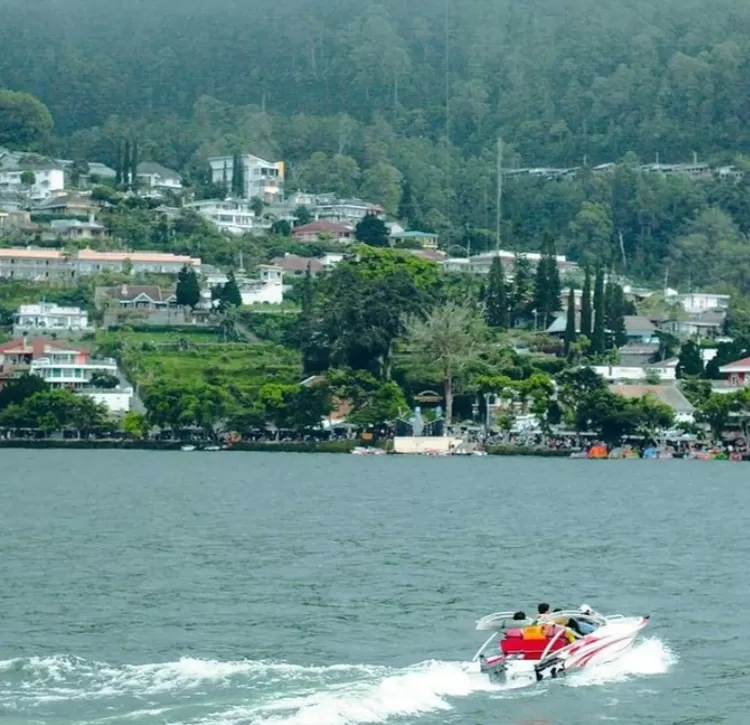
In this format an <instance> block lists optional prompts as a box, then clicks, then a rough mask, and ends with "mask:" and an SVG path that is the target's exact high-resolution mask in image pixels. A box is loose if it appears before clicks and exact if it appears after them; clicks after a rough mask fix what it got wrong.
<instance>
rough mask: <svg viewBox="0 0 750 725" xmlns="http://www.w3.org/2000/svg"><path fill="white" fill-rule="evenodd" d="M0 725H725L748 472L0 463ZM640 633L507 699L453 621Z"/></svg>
mask: <svg viewBox="0 0 750 725" xmlns="http://www.w3.org/2000/svg"><path fill="white" fill-rule="evenodd" d="M0 462H1V464H2V478H1V479H0V722H1V723H2V724H3V725H14V724H16V723H24V724H25V723H46V724H49V725H73V724H75V725H84V724H86V725H93V724H95V723H96V724H102V725H105V724H106V725H124V724H128V725H157V724H159V725H171V724H175V723H184V724H185V725H283V724H286V725H357V724H359V723H387V722H392V723H398V724H399V725H412V724H417V723H419V724H420V725H434V724H437V723H451V724H452V723H456V724H458V723H461V724H467V725H489V724H492V725H502V724H504V723H512V724H513V725H578V724H579V723H594V722H607V723H623V724H628V725H631V724H633V723H642V724H643V725H677V724H679V725H686V724H688V723H690V724H697V723H709V722H710V723H737V725H744V723H746V722H747V715H746V713H747V696H748V694H749V693H750V656H748V643H747V638H746V636H745V632H744V628H745V626H744V622H742V621H741V620H740V622H739V623H736V622H735V621H734V620H733V619H732V618H733V617H738V616H742V614H743V613H744V612H745V611H746V609H747V607H748V598H749V597H750V584H749V577H748V562H749V561H750V526H748V523H749V522H748V511H750V487H748V480H749V476H748V474H750V467H748V466H747V465H745V464H741V463H728V462H698V461H575V460H552V459H546V460H545V459H528V458H494V457H487V458H405V457H391V456H388V457H356V456H336V455H305V454H261V453H257V454H254V453H225V452H222V453H213V454H209V453H205V452H195V453H184V452H177V453H148V452H114V451H113V452H108V451H92V452H72V451H8V450H6V451H2V452H0ZM538 601H549V602H551V603H552V605H553V606H564V607H568V606H577V605H578V604H580V603H581V602H582V601H586V602H588V603H589V604H591V605H592V606H594V607H595V608H596V609H599V610H600V611H604V612H622V613H625V614H651V615H652V623H651V626H650V627H649V630H647V634H646V636H645V637H644V639H643V641H642V642H641V643H640V644H638V645H637V646H636V647H635V648H634V649H633V650H632V651H631V652H630V653H629V654H628V655H627V656H626V657H625V658H624V659H623V660H621V661H619V662H618V663H616V664H613V665H609V666H605V667H601V668H598V669H594V670H592V671H589V672H586V673H578V674H572V675H570V676H569V677H568V678H566V679H564V680H560V681H554V682H551V683H549V684H547V683H542V684H540V685H533V686H531V687H526V688H521V689H505V688H503V687H502V686H491V685H489V684H488V683H487V682H485V681H484V679H483V678H481V677H480V676H479V675H476V676H475V675H470V674H469V673H468V672H467V668H466V662H467V660H469V659H470V658H471V656H472V655H473V654H474V652H475V650H476V649H477V647H478V646H479V644H480V643H481V641H482V639H483V637H482V636H481V634H482V633H480V632H476V631H475V630H474V622H475V620H476V619H477V618H478V617H479V616H481V615H483V614H487V613H489V612H492V611H497V610H499V609H515V608H524V609H526V610H527V611H529V610H533V609H534V608H535V606H536V604H537V602H538Z"/></svg>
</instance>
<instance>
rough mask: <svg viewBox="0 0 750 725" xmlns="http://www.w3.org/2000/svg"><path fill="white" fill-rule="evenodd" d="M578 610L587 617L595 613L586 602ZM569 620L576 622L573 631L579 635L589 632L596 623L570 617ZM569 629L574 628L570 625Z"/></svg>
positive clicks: (594, 627)
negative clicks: (575, 627)
mask: <svg viewBox="0 0 750 725" xmlns="http://www.w3.org/2000/svg"><path fill="white" fill-rule="evenodd" d="M579 611H580V612H581V614H583V615H585V616H587V617H593V616H594V615H595V614H596V612H595V611H594V610H593V609H592V608H591V607H590V606H589V605H588V604H582V605H581V606H580V608H579ZM570 621H571V622H573V621H574V622H575V623H576V626H577V629H575V631H576V632H578V633H579V634H581V635H586V634H591V632H593V631H594V630H595V629H596V625H594V624H593V623H592V622H589V621H588V620H587V619H579V618H573V617H571V619H570ZM571 629H574V628H573V627H572V626H571Z"/></svg>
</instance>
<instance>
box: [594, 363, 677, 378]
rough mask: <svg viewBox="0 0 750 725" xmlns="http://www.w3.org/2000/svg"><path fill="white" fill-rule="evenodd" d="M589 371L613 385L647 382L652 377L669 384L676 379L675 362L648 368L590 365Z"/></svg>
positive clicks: (655, 364)
mask: <svg viewBox="0 0 750 725" xmlns="http://www.w3.org/2000/svg"><path fill="white" fill-rule="evenodd" d="M591 369H592V370H593V371H594V372H595V373H597V375H601V376H602V377H603V378H604V379H605V380H609V381H612V382H615V383H620V382H624V381H630V380H632V381H638V380H647V379H648V378H650V377H651V376H652V375H653V376H658V377H659V381H660V382H671V381H674V380H676V379H677V374H676V373H677V360H676V359H675V360H673V361H672V360H665V361H664V362H661V363H654V365H651V366H648V367H641V366H622V365H592V366H591Z"/></svg>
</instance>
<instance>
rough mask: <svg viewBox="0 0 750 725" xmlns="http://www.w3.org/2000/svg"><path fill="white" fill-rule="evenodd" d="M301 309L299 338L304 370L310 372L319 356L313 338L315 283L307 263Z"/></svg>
mask: <svg viewBox="0 0 750 725" xmlns="http://www.w3.org/2000/svg"><path fill="white" fill-rule="evenodd" d="M300 302H301V310H300V316H299V339H300V347H301V349H302V370H303V371H304V372H305V373H306V374H309V373H311V372H313V371H314V369H315V368H316V367H317V365H316V362H317V359H316V358H317V356H316V355H315V346H314V345H313V339H314V334H315V285H314V284H313V277H312V269H311V267H310V265H309V264H308V265H307V269H306V270H305V277H304V280H303V282H302V293H301V300H300Z"/></svg>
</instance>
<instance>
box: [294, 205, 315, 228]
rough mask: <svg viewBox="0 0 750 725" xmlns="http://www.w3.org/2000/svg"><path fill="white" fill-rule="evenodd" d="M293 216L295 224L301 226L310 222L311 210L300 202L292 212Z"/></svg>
mask: <svg viewBox="0 0 750 725" xmlns="http://www.w3.org/2000/svg"><path fill="white" fill-rule="evenodd" d="M292 215H293V216H294V221H295V226H297V227H303V226H305V224H310V222H312V221H313V215H312V212H311V211H310V210H309V209H308V208H307V207H306V206H303V205H302V204H300V205H299V206H298V207H297V208H296V209H295V210H294V212H293V214H292Z"/></svg>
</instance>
